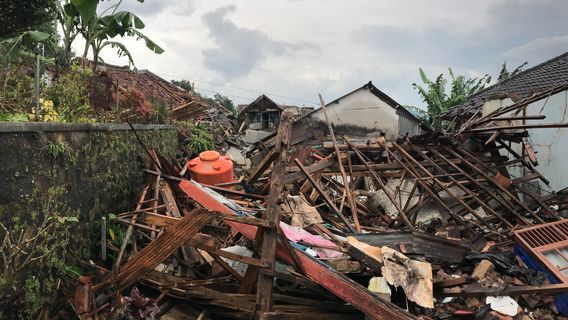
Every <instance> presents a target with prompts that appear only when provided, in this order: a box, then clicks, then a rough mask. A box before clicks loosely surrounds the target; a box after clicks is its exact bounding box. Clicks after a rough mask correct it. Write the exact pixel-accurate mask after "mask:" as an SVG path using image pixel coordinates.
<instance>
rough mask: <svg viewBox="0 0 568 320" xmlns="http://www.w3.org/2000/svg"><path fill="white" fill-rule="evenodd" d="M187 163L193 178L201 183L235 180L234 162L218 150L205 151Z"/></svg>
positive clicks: (213, 183)
mask: <svg viewBox="0 0 568 320" xmlns="http://www.w3.org/2000/svg"><path fill="white" fill-rule="evenodd" d="M187 165H188V167H189V172H190V175H191V178H192V179H194V180H195V181H197V182H199V183H204V184H210V185H216V184H218V183H226V182H232V181H234V172H233V162H232V161H231V159H229V157H227V156H221V154H219V152H217V151H212V150H211V151H203V152H201V153H200V154H199V157H197V158H193V159H191V160H189V162H188V164H187Z"/></svg>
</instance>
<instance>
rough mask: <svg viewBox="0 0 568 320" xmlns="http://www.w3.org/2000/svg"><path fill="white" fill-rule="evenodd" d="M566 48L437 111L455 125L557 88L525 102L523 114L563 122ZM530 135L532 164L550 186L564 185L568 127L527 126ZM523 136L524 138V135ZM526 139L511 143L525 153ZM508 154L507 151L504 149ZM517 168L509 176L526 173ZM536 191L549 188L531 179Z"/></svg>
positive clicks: (567, 101) (567, 99)
mask: <svg viewBox="0 0 568 320" xmlns="http://www.w3.org/2000/svg"><path fill="white" fill-rule="evenodd" d="M567 86H568V52H566V53H564V54H562V55H560V56H558V57H555V58H553V59H551V60H548V61H546V62H543V63H541V64H539V65H536V66H534V67H532V68H530V69H527V70H525V71H523V72H520V73H519V74H517V75H515V76H513V77H511V78H509V79H506V80H504V81H502V82H500V83H497V84H495V85H493V86H490V87H487V88H485V89H484V90H481V91H479V92H477V93H476V94H474V95H471V96H470V97H468V99H467V100H466V102H465V103H464V104H462V105H461V106H458V107H455V108H452V109H450V110H449V111H447V112H445V113H443V114H441V115H440V117H441V118H442V119H443V120H447V121H452V122H455V123H456V125H455V128H459V126H460V124H462V123H464V122H465V121H467V120H468V119H470V118H472V117H474V116H475V115H476V114H478V113H479V114H481V115H482V116H483V115H487V114H488V113H490V112H491V111H493V110H495V109H497V108H500V107H502V106H509V105H512V104H513V103H515V102H519V101H521V100H523V99H526V98H530V97H531V96H533V95H535V94H538V93H544V92H548V91H551V90H553V89H555V88H557V90H555V91H557V92H556V93H554V94H551V95H550V96H548V95H546V94H545V97H544V98H542V99H540V100H538V101H535V102H532V103H530V104H528V105H527V107H526V109H525V111H524V115H544V116H545V117H546V118H545V119H544V120H539V121H538V122H539V123H541V124H542V123H564V122H567V120H568V90H566V89H565V88H567ZM523 121H524V123H527V124H530V123H534V120H533V121H531V120H523ZM527 131H528V133H529V136H530V139H528V140H527V142H529V143H530V144H531V145H532V149H533V150H534V151H536V156H537V160H538V164H536V163H535V164H533V165H534V166H535V169H536V170H538V171H539V172H540V173H541V174H542V175H543V176H545V177H547V178H548V179H549V181H550V182H549V185H548V187H550V188H551V189H552V190H560V189H562V188H564V187H566V181H568V169H567V167H566V163H565V161H566V159H568V129H566V128H550V129H547V128H538V129H527ZM525 139H526V138H525ZM526 145H528V144H527V143H520V144H514V145H513V148H514V149H515V151H516V152H517V153H519V154H522V155H528V154H529V152H530V151H529V150H526V148H527V147H526ZM504 155H507V153H504ZM517 168H518V170H515V171H516V172H510V174H511V178H518V177H522V176H525V174H526V172H525V167H524V166H522V165H519V166H518V167H517ZM532 185H533V186H534V187H535V192H541V191H542V189H543V188H544V189H548V187H547V186H546V184H544V183H543V181H533V183H532Z"/></svg>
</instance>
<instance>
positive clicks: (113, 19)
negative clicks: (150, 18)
mask: <svg viewBox="0 0 568 320" xmlns="http://www.w3.org/2000/svg"><path fill="white" fill-rule="evenodd" d="M138 1H139V2H144V0H138ZM121 3H122V0H119V1H118V2H117V3H116V4H114V5H111V6H110V7H108V8H107V9H106V10H104V11H103V13H102V14H100V15H98V14H97V7H98V4H99V0H70V2H68V3H66V4H65V6H64V13H65V15H66V16H67V17H69V18H73V19H76V18H77V17H79V18H80V25H79V26H78V28H79V31H80V32H81V34H82V36H83V38H85V48H84V50H83V55H82V57H83V60H84V61H86V60H87V55H88V53H89V49H91V50H92V53H93V62H94V64H95V66H96V64H97V63H98V62H99V55H100V52H101V51H102V49H103V48H105V47H107V46H110V47H113V48H115V49H117V50H118V55H119V56H126V57H128V62H129V63H131V64H134V59H133V58H132V55H131V54H130V51H128V49H127V48H126V46H125V45H124V44H122V43H120V42H117V41H112V40H110V39H113V38H115V37H116V36H120V37H125V36H130V37H136V39H137V40H140V39H142V40H144V42H145V43H146V47H147V48H148V49H150V50H151V51H153V52H154V53H157V54H161V53H162V52H164V49H162V48H161V47H160V46H158V45H157V44H156V43H155V42H154V41H152V40H151V39H150V38H148V37H147V36H146V35H145V34H143V33H142V32H141V31H140V30H141V29H143V28H144V27H145V25H144V22H143V21H142V19H140V18H139V17H138V16H136V15H135V14H133V13H132V12H129V11H117V10H118V8H119V7H120V4H121ZM107 12H111V14H107Z"/></svg>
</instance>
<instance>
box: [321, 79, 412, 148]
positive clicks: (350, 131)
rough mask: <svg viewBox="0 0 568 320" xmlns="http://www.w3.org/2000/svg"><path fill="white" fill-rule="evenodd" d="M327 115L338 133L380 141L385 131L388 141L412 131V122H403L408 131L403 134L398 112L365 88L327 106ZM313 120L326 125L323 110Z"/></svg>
mask: <svg viewBox="0 0 568 320" xmlns="http://www.w3.org/2000/svg"><path fill="white" fill-rule="evenodd" d="M327 115H328V117H329V120H330V121H331V122H332V123H333V124H334V126H335V128H337V129H336V133H337V134H338V135H340V134H347V135H351V136H357V137H366V138H371V139H372V138H376V137H378V136H379V135H380V133H381V132H384V133H385V136H386V138H387V139H391V138H396V137H397V136H398V135H399V134H405V133H406V132H409V131H410V130H409V129H408V125H409V124H408V123H407V122H405V121H403V125H404V129H405V132H400V133H399V115H398V114H397V110H396V109H394V108H393V107H391V106H390V105H388V104H387V103H386V102H384V101H382V100H381V99H379V98H378V97H377V96H375V95H374V94H372V93H371V92H370V91H369V90H368V89H364V88H361V89H359V90H357V91H355V92H353V93H352V94H349V95H347V96H345V97H343V98H341V99H340V100H339V101H337V102H336V103H331V104H328V105H327ZM310 117H311V118H312V119H314V120H316V121H318V122H323V123H324V125H325V116H324V114H323V111H321V110H318V111H316V112H314V113H312V114H311V115H310Z"/></svg>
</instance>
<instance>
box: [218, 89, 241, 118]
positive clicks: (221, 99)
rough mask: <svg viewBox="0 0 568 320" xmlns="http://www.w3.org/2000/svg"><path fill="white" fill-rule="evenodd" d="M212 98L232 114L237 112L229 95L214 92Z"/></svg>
mask: <svg viewBox="0 0 568 320" xmlns="http://www.w3.org/2000/svg"><path fill="white" fill-rule="evenodd" d="M213 100H214V101H215V103H217V104H218V105H220V106H222V107H224V108H225V109H227V110H229V111H231V112H232V113H233V114H237V108H235V105H234V104H233V101H232V100H231V99H229V97H227V96H224V95H222V94H219V93H216V94H215V95H214V96H213Z"/></svg>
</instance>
